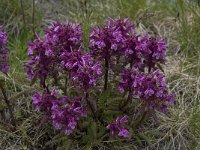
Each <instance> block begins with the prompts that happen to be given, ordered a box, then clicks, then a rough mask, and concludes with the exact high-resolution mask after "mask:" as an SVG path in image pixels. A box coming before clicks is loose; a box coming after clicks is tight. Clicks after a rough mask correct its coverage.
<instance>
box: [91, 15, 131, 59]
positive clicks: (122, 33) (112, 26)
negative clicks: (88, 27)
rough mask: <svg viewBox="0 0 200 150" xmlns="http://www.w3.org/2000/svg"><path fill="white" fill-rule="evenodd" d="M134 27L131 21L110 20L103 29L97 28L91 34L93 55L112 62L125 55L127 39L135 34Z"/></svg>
mask: <svg viewBox="0 0 200 150" xmlns="http://www.w3.org/2000/svg"><path fill="white" fill-rule="evenodd" d="M133 29H134V26H133V24H132V22H130V20H129V19H124V20H121V19H120V18H119V19H118V20H114V19H112V18H109V19H108V22H107V24H106V25H104V27H103V28H100V27H99V26H96V27H94V28H93V29H92V33H91V34H90V47H91V49H92V51H91V53H92V55H93V56H94V57H97V58H100V60H102V59H107V60H110V59H111V57H114V56H116V55H120V54H123V51H124V48H125V46H126V42H127V38H129V37H130V36H132V35H133V34H134V30H133Z"/></svg>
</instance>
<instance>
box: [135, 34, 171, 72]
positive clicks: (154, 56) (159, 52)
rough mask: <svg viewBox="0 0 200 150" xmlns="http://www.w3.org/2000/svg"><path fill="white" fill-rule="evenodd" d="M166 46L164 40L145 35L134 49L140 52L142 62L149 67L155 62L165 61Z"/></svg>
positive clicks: (152, 66) (153, 65)
mask: <svg viewBox="0 0 200 150" xmlns="http://www.w3.org/2000/svg"><path fill="white" fill-rule="evenodd" d="M167 47H168V46H167V44H166V43H165V40H163V39H159V40H157V39H156V38H152V37H150V36H148V35H146V36H144V37H142V39H141V40H140V41H139V42H138V44H137V47H136V49H137V50H139V51H140V52H141V54H142V59H143V63H144V64H145V65H146V66H148V68H150V69H151V68H154V67H155V65H156V63H164V62H165V60H166V50H167Z"/></svg>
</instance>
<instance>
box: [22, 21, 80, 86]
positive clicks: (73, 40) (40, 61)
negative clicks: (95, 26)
mask: <svg viewBox="0 0 200 150" xmlns="http://www.w3.org/2000/svg"><path fill="white" fill-rule="evenodd" d="M81 34H82V31H81V29H80V25H77V26H75V25H74V24H72V23H71V22H67V23H66V24H62V23H53V24H52V25H50V26H49V27H48V29H46V30H45V35H44V36H43V37H39V36H37V38H36V39H35V40H34V41H33V42H29V43H28V45H29V49H28V56H29V60H28V63H27V67H26V69H27V74H28V78H29V79H33V78H39V79H40V80H42V81H43V84H44V82H45V80H46V78H47V77H49V76H51V77H55V76H57V75H58V73H59V72H63V71H65V70H66V69H65V66H66V65H67V63H68V62H67V61H68V58H69V57H71V53H73V52H77V51H79V49H80V47H81V43H82V38H81ZM61 64H62V65H61ZM67 71H68V70H67Z"/></svg>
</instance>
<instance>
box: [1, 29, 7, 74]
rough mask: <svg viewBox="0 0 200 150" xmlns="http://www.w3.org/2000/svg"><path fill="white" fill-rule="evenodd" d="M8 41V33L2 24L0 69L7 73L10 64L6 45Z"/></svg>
mask: <svg viewBox="0 0 200 150" xmlns="http://www.w3.org/2000/svg"><path fill="white" fill-rule="evenodd" d="M6 43H7V34H6V32H4V31H3V27H2V26H0V71H1V72H3V73H7V72H8V70H9V66H8V63H7V62H8V59H9V57H8V49H7V48H6V47H5V46H6Z"/></svg>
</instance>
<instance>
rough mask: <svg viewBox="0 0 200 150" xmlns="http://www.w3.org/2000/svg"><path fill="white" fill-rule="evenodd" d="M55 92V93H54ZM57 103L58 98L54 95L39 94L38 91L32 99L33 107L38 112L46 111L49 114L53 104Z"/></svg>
mask: <svg viewBox="0 0 200 150" xmlns="http://www.w3.org/2000/svg"><path fill="white" fill-rule="evenodd" d="M52 92H53V91H52ZM54 101H56V97H55V95H53V94H48V93H46V92H45V93H39V92H37V91H35V92H34V95H33V97H32V102H33V105H34V106H35V110H36V111H39V110H40V111H44V112H49V111H50V109H51V107H52V103H53V102H54Z"/></svg>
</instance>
